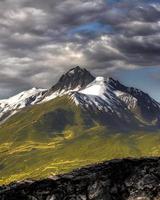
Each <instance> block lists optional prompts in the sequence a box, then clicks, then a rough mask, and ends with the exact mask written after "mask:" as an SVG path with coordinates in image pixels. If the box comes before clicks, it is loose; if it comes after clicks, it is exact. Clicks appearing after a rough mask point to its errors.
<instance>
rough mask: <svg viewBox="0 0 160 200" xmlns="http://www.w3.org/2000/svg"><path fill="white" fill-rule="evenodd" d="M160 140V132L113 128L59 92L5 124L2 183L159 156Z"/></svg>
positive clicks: (0, 137) (0, 131)
mask: <svg viewBox="0 0 160 200" xmlns="http://www.w3.org/2000/svg"><path fill="white" fill-rule="evenodd" d="M159 143H160V134H158V132H154V133H148V132H144V133H143V132H136V133H128V134H127V133H118V132H113V131H111V130H109V129H107V128H106V127H104V126H102V125H100V124H98V123H97V122H96V121H92V119H91V118H90V116H89V114H84V113H83V111H82V110H81V109H80V108H79V107H78V106H75V105H74V104H73V103H72V102H71V100H69V99H68V98H66V97H61V98H57V99H55V100H52V101H50V102H47V103H44V104H40V105H35V106H32V107H29V108H26V109H24V110H22V111H21V112H19V113H17V114H16V115H14V116H13V117H12V118H10V119H9V120H8V121H7V122H6V123H4V124H3V125H1V126H0V184H6V183H9V182H12V181H17V180H22V179H27V178H36V179H37V178H44V177H46V176H50V175H53V174H54V175H55V174H59V173H64V172H68V171H71V170H72V169H75V168H78V167H81V166H83V165H86V164H91V163H95V162H99V161H103V160H107V159H112V158H121V157H128V156H133V157H141V156H157V155H160V145H159Z"/></svg>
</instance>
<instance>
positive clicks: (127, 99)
mask: <svg viewBox="0 0 160 200" xmlns="http://www.w3.org/2000/svg"><path fill="white" fill-rule="evenodd" d="M114 93H115V95H116V96H117V97H118V98H119V99H121V100H122V101H123V102H124V103H125V104H126V105H127V107H128V109H134V108H135V107H136V105H137V99H136V98H135V97H133V96H132V95H130V94H127V93H126V92H121V91H119V90H116V91H114Z"/></svg>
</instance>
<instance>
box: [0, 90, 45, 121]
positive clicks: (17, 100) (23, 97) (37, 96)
mask: <svg viewBox="0 0 160 200" xmlns="http://www.w3.org/2000/svg"><path fill="white" fill-rule="evenodd" d="M46 91H47V90H46V89H37V88H32V89H30V90H27V91H23V92H21V93H19V94H17V95H15V96H13V97H10V98H8V99H3V100H0V118H3V116H7V117H8V116H11V115H13V114H15V113H16V112H17V111H18V110H19V109H22V108H25V107H26V106H29V105H34V104H36V103H38V102H39V101H40V100H41V98H42V96H43V95H44V93H45V92H46Z"/></svg>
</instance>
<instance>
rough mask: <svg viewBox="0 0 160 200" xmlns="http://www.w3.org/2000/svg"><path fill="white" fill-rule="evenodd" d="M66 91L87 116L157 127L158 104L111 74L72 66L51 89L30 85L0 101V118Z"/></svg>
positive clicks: (121, 126) (123, 126) (116, 123)
mask: <svg viewBox="0 0 160 200" xmlns="http://www.w3.org/2000/svg"><path fill="white" fill-rule="evenodd" d="M65 95H67V96H68V97H69V98H71V99H72V100H73V102H74V103H75V104H76V105H77V106H80V107H81V108H82V109H83V110H85V111H87V112H89V113H92V114H91V115H90V118H92V119H93V120H98V121H99V122H101V123H102V124H104V125H108V126H109V127H110V128H111V127H114V128H115V127H117V129H123V130H125V129H127V130H128V129H133V128H140V127H142V128H144V127H146V128H153V127H154V128H156V127H157V128H159V127H160V104H159V103H158V102H156V101H155V100H154V99H153V98H151V97H150V96H149V95H148V94H146V93H144V92H143V91H141V90H138V89H136V88H132V87H131V88H130V87H126V86H124V85H123V84H121V83H120V82H119V81H117V80H114V79H113V78H111V77H107V78H104V77H94V76H93V75H92V74H91V73H90V72H89V71H87V70H86V69H84V68H80V67H79V66H78V67H75V68H73V69H71V70H69V71H68V72H67V73H65V74H63V75H62V76H61V78H60V79H59V81H58V82H57V83H56V84H55V85H54V86H53V87H51V88H50V89H48V90H47V89H46V90H45V89H44V90H42V89H35V88H33V89H31V90H29V91H25V92H22V93H20V94H18V95H16V96H14V97H11V98H9V99H7V100H2V101H0V107H1V113H0V114H1V119H0V120H4V119H6V118H8V117H9V116H11V115H13V114H14V113H16V112H17V111H19V110H20V109H22V108H24V107H27V106H30V105H34V104H40V103H44V102H48V101H50V100H52V99H55V98H56V97H61V96H65Z"/></svg>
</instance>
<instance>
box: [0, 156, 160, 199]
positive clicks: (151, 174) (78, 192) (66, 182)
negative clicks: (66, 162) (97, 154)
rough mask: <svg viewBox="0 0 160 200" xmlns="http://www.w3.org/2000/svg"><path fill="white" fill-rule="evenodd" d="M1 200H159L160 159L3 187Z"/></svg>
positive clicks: (115, 163)
mask: <svg viewBox="0 0 160 200" xmlns="http://www.w3.org/2000/svg"><path fill="white" fill-rule="evenodd" d="M0 199H1V200H158V199H160V158H144V159H122V160H113V161H109V162H104V163H101V164H98V165H92V166H88V167H85V168H82V169H79V170H75V171H73V172H72V173H69V174H65V175H61V176H56V177H51V178H48V179H45V180H40V181H24V182H20V183H14V184H11V185H9V186H2V187H0Z"/></svg>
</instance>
